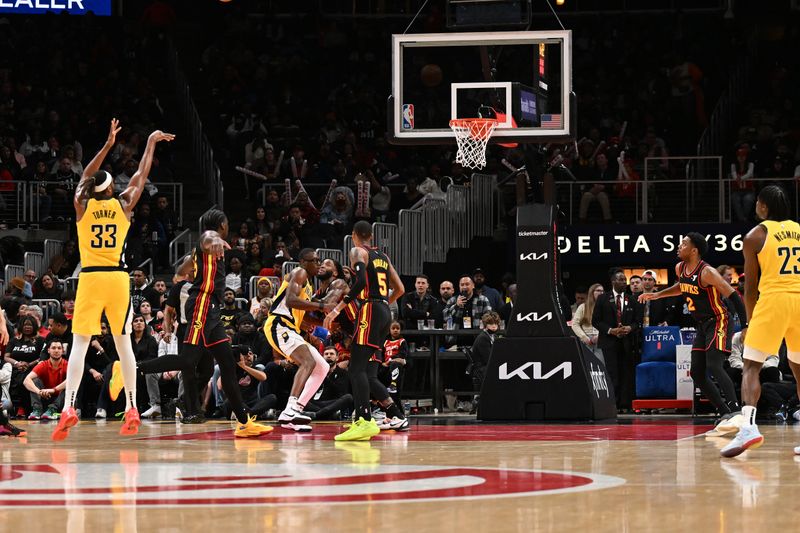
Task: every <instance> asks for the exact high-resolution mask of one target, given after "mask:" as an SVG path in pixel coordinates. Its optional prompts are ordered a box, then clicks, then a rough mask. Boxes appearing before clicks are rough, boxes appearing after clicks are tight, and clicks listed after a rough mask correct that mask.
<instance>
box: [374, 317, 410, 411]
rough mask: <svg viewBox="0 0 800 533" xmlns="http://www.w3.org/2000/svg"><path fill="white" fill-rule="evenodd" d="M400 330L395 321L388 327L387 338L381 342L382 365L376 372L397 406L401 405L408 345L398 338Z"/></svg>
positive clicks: (398, 324)
mask: <svg viewBox="0 0 800 533" xmlns="http://www.w3.org/2000/svg"><path fill="white" fill-rule="evenodd" d="M400 329H401V328H400V322H398V321H396V320H395V321H394V322H392V325H391V326H389V336H388V337H386V340H385V341H384V342H383V365H382V368H381V370H380V371H379V372H378V377H379V378H380V380H381V381H382V382H383V383H384V384H385V385H386V390H387V391H389V394H390V395H391V397H392V399H393V400H394V403H396V404H397V405H402V404H401V402H400V393H401V392H402V390H403V375H404V374H405V370H406V362H407V361H408V343H407V342H406V340H405V339H404V338H403V337H402V336H400Z"/></svg>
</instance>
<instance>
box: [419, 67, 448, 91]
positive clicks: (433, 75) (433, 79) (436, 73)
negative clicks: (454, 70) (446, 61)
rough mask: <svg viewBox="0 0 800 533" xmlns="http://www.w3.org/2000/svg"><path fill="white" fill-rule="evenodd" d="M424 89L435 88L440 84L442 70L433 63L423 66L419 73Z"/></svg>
mask: <svg viewBox="0 0 800 533" xmlns="http://www.w3.org/2000/svg"><path fill="white" fill-rule="evenodd" d="M419 75H420V78H422V84H423V85H424V86H425V87H436V86H437V85H439V84H440V83H442V69H441V67H440V66H439V65H434V64H433V63H431V64H429V65H425V66H424V67H422V70H421V71H420V73H419Z"/></svg>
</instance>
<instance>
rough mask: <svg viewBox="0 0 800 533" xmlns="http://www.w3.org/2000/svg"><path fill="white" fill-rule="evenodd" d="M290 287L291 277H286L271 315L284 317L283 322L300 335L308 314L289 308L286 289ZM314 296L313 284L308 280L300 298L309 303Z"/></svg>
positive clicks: (276, 297) (270, 312)
mask: <svg viewBox="0 0 800 533" xmlns="http://www.w3.org/2000/svg"><path fill="white" fill-rule="evenodd" d="M288 286H289V275H287V276H284V278H283V282H281V288H280V289H278V294H276V295H275V299H274V300H273V301H272V307H271V308H270V310H269V314H270V315H278V316H280V317H282V318H283V322H284V323H285V324H286V325H287V326H291V327H292V328H294V330H295V331H296V332H297V333H300V325H301V324H302V323H303V317H304V316H306V312H305V311H303V310H302V309H294V308H289V306H288V305H286V288H287V287H288ZM313 294H314V289H313V287H312V286H311V283H309V282H308V280H306V284H305V286H303V288H302V290H301V291H300V298H302V299H303V300H306V301H308V300H310V299H311V296H312V295H313Z"/></svg>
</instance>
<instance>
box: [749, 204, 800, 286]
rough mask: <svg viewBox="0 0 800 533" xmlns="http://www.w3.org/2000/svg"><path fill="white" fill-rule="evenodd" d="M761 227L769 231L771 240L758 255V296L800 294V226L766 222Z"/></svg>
mask: <svg viewBox="0 0 800 533" xmlns="http://www.w3.org/2000/svg"><path fill="white" fill-rule="evenodd" d="M761 225H762V226H764V227H765V228H766V229H767V238H766V240H765V241H764V247H763V248H761V251H760V252H758V265H759V267H760V269H761V277H760V279H759V281H758V292H759V293H760V295H761V296H764V295H765V294H778V293H800V224H798V223H797V222H794V221H793V220H784V221H781V222H776V221H774V220H765V221H763V222H762V223H761Z"/></svg>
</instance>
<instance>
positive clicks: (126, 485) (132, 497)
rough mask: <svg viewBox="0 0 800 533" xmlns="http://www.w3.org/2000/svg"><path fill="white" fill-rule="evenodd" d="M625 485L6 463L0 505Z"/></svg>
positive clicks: (430, 494)
mask: <svg viewBox="0 0 800 533" xmlns="http://www.w3.org/2000/svg"><path fill="white" fill-rule="evenodd" d="M624 483H625V480H624V479H622V478H619V477H614V476H606V475H601V474H589V473H581V472H561V471H553V470H521V469H507V468H482V467H458V466H419V465H351V464H341V465H331V464H291V465H287V464H279V465H273V464H252V465H251V464H238V463H223V464H207V463H180V464H170V463H138V464H118V463H81V464H54V465H46V464H38V465H34V464H18V465H15V464H7V465H2V466H0V502H2V503H0V508H3V507H6V508H8V507H14V508H18V507H38V508H42V507H50V508H57V507H71V506H87V507H119V506H136V507H174V506H186V505H203V506H208V505H214V506H226V505H228V506H242V505H279V504H280V505H304V504H319V503H325V504H327V505H331V504H357V503H389V502H400V501H402V502H406V503H408V502H409V501H413V502H425V501H441V500H474V499H491V498H509V497H522V496H541V495H548V494H562V493H572V492H583V491H590V490H601V489H608V488H612V487H617V486H619V485H622V484H624ZM243 494H246V496H243Z"/></svg>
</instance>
